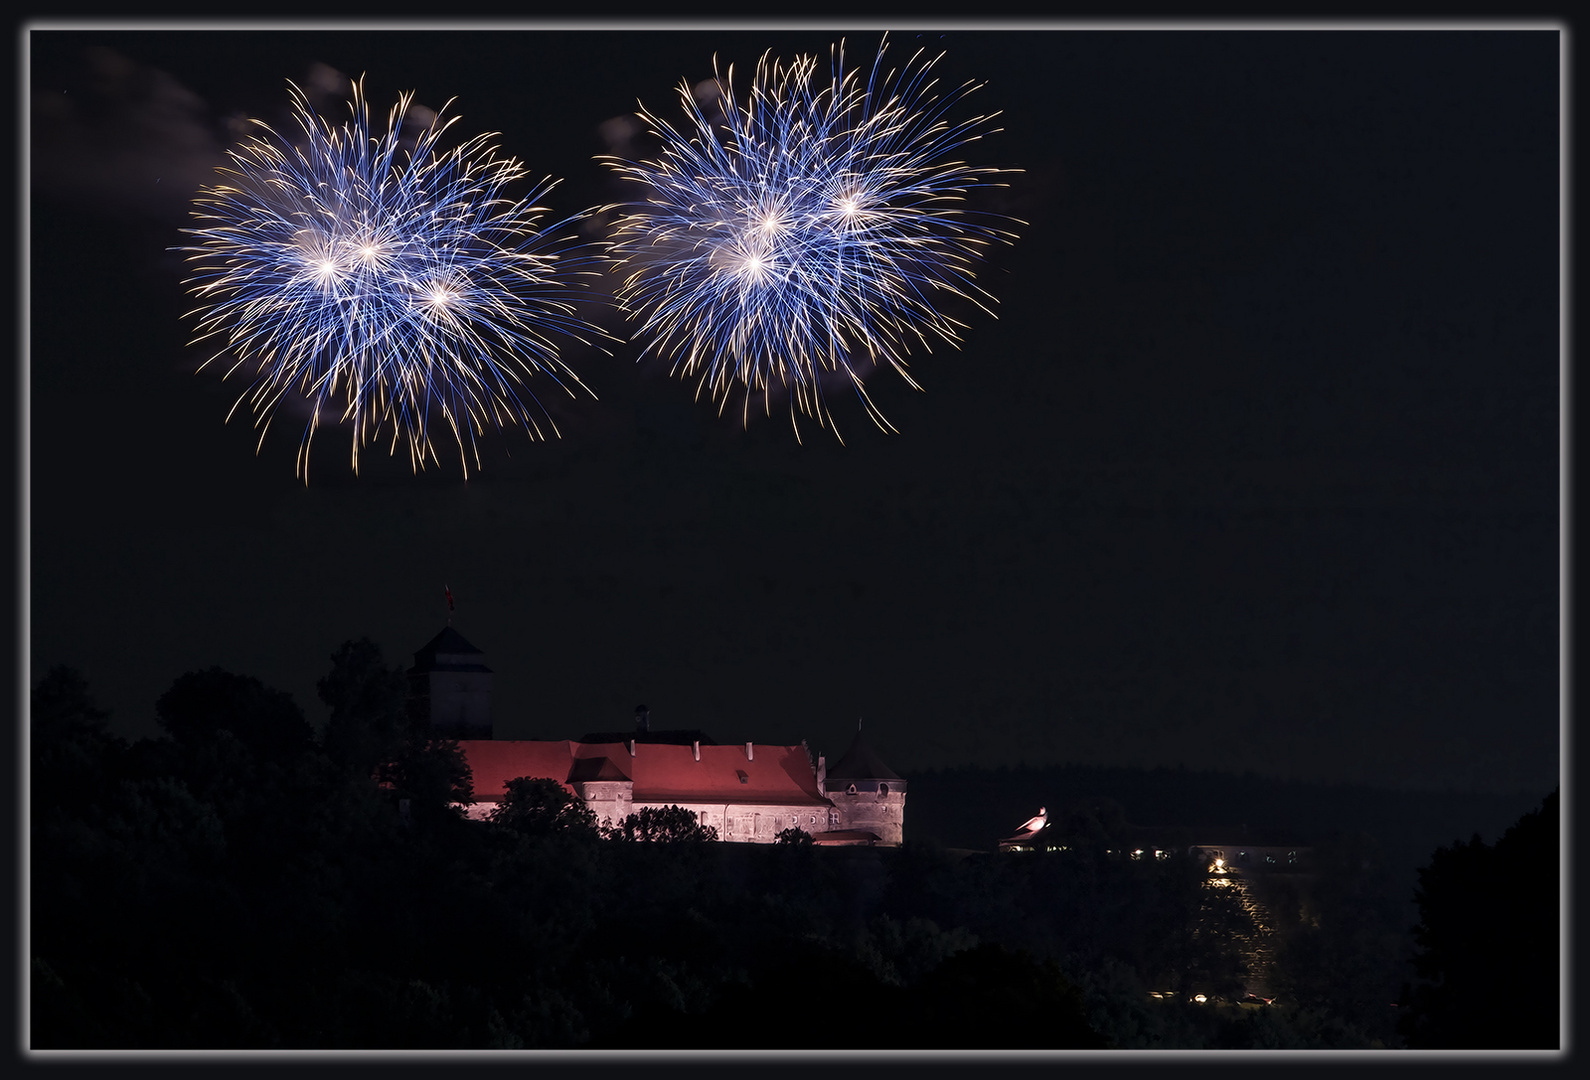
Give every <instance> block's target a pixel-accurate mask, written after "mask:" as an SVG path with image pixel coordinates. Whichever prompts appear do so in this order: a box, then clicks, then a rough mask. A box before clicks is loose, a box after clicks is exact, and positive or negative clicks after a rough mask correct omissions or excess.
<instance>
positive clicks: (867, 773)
mask: <svg viewBox="0 0 1590 1080" xmlns="http://www.w3.org/2000/svg"><path fill="white" fill-rule="evenodd" d="M827 775H828V778H829V779H831V780H832V779H843V780H900V779H903V777H901V776H900V774H899V773H897V772H895V771H894V770H893V769H891V768H889V766H887V765H885V764H884V763H883V759H882V758H880V757H879V756H878V754H877V751H875V750H873V748H872V747H870V746H868V745H867V744H866V743H864V742H862V741H861V731H860V730H859V729H858V730H857V731H856V739H855V741H854V742H852V743H851V744H850V749H849V750H846V751H845V754H844V756H843V757H841V758H840V759H839V760H838V761H836V762H834V763H833V764H832V765H830V766H828V774H827Z"/></svg>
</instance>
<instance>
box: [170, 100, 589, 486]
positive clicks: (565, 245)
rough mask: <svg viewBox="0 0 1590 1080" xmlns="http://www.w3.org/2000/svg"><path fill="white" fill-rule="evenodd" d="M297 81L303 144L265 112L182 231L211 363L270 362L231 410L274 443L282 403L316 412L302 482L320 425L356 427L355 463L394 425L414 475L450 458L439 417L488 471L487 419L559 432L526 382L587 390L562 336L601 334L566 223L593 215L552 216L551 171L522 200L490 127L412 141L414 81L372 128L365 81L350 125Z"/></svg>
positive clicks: (521, 174)
mask: <svg viewBox="0 0 1590 1080" xmlns="http://www.w3.org/2000/svg"><path fill="white" fill-rule="evenodd" d="M289 87H290V88H291V95H292V101H293V112H294V118H295V120H296V121H297V124H298V126H299V128H300V129H301V138H300V140H299V141H298V143H297V144H296V145H295V144H294V143H293V142H290V141H289V140H287V139H285V138H283V137H281V136H280V135H278V134H277V133H276V132H275V131H274V130H272V129H271V128H270V127H269V126H268V125H266V124H265V123H264V122H262V121H257V120H256V121H254V123H255V124H257V125H258V126H259V127H260V128H262V129H263V131H264V135H263V136H258V137H252V138H250V139H248V140H247V141H245V142H244V143H243V144H241V145H240V146H238V147H237V148H235V149H233V150H231V151H229V152H228V156H229V158H230V159H231V160H230V167H226V168H222V169H219V170H218V171H219V172H220V173H221V174H222V175H223V176H224V177H225V178H226V179H225V181H224V182H222V183H219V184H216V185H215V186H213V187H206V188H203V189H201V191H200V192H199V195H198V197H197V198H196V199H195V208H194V210H193V217H194V218H196V219H197V222H198V226H197V227H195V228H190V229H184V230H183V231H184V232H186V233H189V234H191V235H192V236H193V237H194V238H195V243H194V244H193V245H192V246H189V247H184V248H179V249H178V250H181V251H184V252H186V253H188V257H189V261H190V262H192V263H193V264H194V270H193V274H192V276H191V277H190V278H189V279H188V281H187V282H186V284H188V285H189V286H190V288H191V289H192V291H193V292H194V294H195V295H196V296H197V297H198V298H199V299H200V300H201V301H202V302H203V304H204V306H202V307H200V308H199V309H197V310H196V311H195V312H194V313H193V314H194V315H196V316H198V319H199V337H198V339H197V340H200V341H202V340H206V339H211V338H219V339H221V340H222V341H223V346H222V348H221V349H220V351H219V352H217V353H216V354H215V355H214V356H212V357H211V358H210V360H207V361H206V362H205V363H206V365H208V364H209V363H211V362H214V361H215V360H217V359H219V358H221V357H223V356H227V357H229V358H230V361H231V362H230V366H229V367H228V368H227V371H226V374H227V375H228V376H230V375H231V374H232V373H233V372H235V371H237V370H238V369H239V368H240V367H245V366H248V367H252V368H254V369H255V371H256V373H257V377H256V378H255V380H254V382H253V383H252V385H251V386H250V388H249V390H248V391H247V392H245V393H244V394H243V396H242V397H240V398H239V399H238V401H237V403H236V404H235V405H234V406H233V410H232V411H233V412H236V410H237V409H238V407H240V406H241V405H242V404H243V402H244V401H245V400H247V401H249V402H250V404H251V406H252V408H253V411H254V413H255V416H256V426H258V427H260V428H261V433H260V445H263V443H264V438H265V434H266V432H267V431H268V430H269V427H270V422H271V418H272V417H273V416H274V414H275V412H276V410H277V408H278V407H279V405H280V404H281V402H282V400H283V398H284V397H286V396H287V395H288V394H289V393H292V392H297V393H299V394H301V395H303V397H304V398H305V399H307V400H308V401H309V402H310V404H311V407H312V415H311V418H310V420H309V423H308V425H307V426H306V428H305V431H304V435H303V439H302V442H301V443H300V446H299V451H298V469H299V471H300V473H301V474H302V476H303V478H304V481H305V483H307V482H308V479H309V448H310V444H311V442H312V440H313V438H314V434H315V431H316V429H317V428H319V426H320V425H321V424H322V423H323V422H332V423H337V422H344V421H351V423H352V428H353V469H354V471H355V472H357V471H358V468H359V454H360V451H361V448H362V447H363V446H364V445H365V444H366V443H373V442H375V441H376V440H377V439H378V438H383V432H384V431H385V430H386V429H387V427H388V425H390V430H391V446H390V448H389V453H392V454H396V453H397V448H398V445H399V444H400V443H406V446H407V449H408V453H409V458H410V463H411V464H412V466H413V468H414V469H415V471H416V472H417V471H419V470H420V469H422V468H424V467H425V463H426V461H427V459H429V460H430V461H432V462H436V463H438V464H440V458H439V457H438V456H437V452H436V445H435V443H434V442H433V441H432V431H433V429H434V428H436V426H437V425H438V424H440V425H441V426H442V427H444V428H445V429H446V430H447V431H448V432H449V433H450V434H451V436H452V438H453V440H454V441H456V442H457V444H458V451H459V457H460V460H461V462H462V464H463V468H464V474H465V476H466V477H467V476H468V474H469V468H470V459H471V458H473V460H474V464H475V468H476V469H477V470H478V469H479V468H480V456H479V451H478V448H477V446H476V442H475V440H476V437H477V436H479V435H483V434H484V433H485V431H486V429H487V427H488V426H491V427H496V428H502V427H508V426H522V427H524V429H525V430H526V431H527V432H528V433H529V434H530V435H531V436H532V437H533V438H544V437H545V432H544V431H543V430H542V428H543V424H545V425H546V427H547V428H548V429H549V430H550V431H551V432H552V433H553V434H557V427H556V425H555V424H554V423H553V422H552V420H551V417H550V416H549V415H548V414H547V413H546V410H545V409H544V408H542V407H541V405H540V402H539V401H537V400H536V398H535V395H534V394H533V393H531V392H530V390H529V388H528V386H527V384H526V380H527V379H528V378H530V377H531V376H532V375H536V374H541V375H545V376H547V377H549V378H550V379H551V380H552V382H553V383H554V384H556V385H557V386H559V387H561V388H562V389H564V390H565V391H567V392H568V393H570V394H571V395H572V394H574V392H575V388H576V387H579V388H582V389H583V388H584V387H583V384H582V383H581V382H580V380H579V377H578V376H577V375H576V374H575V373H574V372H573V370H572V369H570V368H569V367H568V365H567V364H565V363H564V362H563V360H562V359H561V355H560V351H559V345H560V342H561V341H562V340H563V339H573V340H576V341H580V342H583V343H586V344H591V343H592V340H593V339H594V338H596V337H600V336H605V335H603V334H602V332H601V331H600V330H598V329H597V328H596V327H594V326H592V325H590V324H589V323H587V322H586V321H585V320H584V319H582V318H580V317H579V315H578V314H577V312H576V309H575V307H574V304H573V299H574V297H575V285H576V284H577V282H578V280H579V278H580V277H581V276H582V275H588V276H591V277H595V276H597V274H596V273H595V271H594V269H586V268H585V264H587V263H590V262H593V261H594V260H593V259H592V258H591V256H588V255H587V256H582V255H581V254H580V252H579V251H578V250H577V249H573V248H571V247H570V244H571V243H572V236H571V235H568V234H563V233H561V230H564V229H565V227H567V226H571V225H572V224H574V223H575V222H576V221H578V220H579V219H580V218H581V217H584V216H585V214H584V213H581V214H576V215H574V216H573V217H571V218H568V219H565V220H564V221H561V222H558V223H556V224H554V225H550V226H546V227H542V225H541V220H542V216H543V215H544V214H545V213H546V212H547V211H546V208H545V207H542V206H538V205H535V203H536V200H539V199H541V198H542V197H543V196H545V195H546V193H547V192H548V191H549V190H550V189H551V188H552V186H553V183H554V182H553V181H550V180H543V181H542V182H541V183H540V184H539V185H534V186H533V190H532V191H531V193H530V194H529V195H528V196H526V197H525V198H522V199H513V198H510V197H509V195H508V194H507V193H506V192H507V189H508V188H509V187H510V186H511V185H515V184H516V183H517V182H518V181H520V180H522V179H524V178H525V177H526V175H527V174H526V172H525V170H524V169H523V168H522V167H521V166H520V164H519V163H518V162H517V161H515V160H514V159H511V158H501V157H498V156H497V149H496V147H495V146H492V145H490V140H491V139H492V138H493V137H494V136H493V135H479V136H476V137H475V138H472V139H469V140H468V141H466V142H464V143H463V144H462V145H460V146H458V147H456V148H454V149H452V150H450V151H443V150H441V149H440V146H439V144H440V141H441V139H442V136H443V134H444V133H445V132H446V130H447V129H448V128H449V127H451V126H452V124H453V123H454V122H456V120H457V118H456V117H454V118H452V119H449V120H447V121H446V122H445V123H444V122H442V121H441V117H440V115H437V116H436V117H434V118H433V119H432V120H431V122H430V123H429V124H428V125H426V126H425V128H424V129H423V130H421V131H420V132H419V133H418V135H417V136H415V137H414V138H413V139H412V140H410V139H409V138H407V137H406V136H405V134H404V132H403V128H404V119H405V117H406V116H407V114H408V110H409V105H410V103H411V101H412V99H413V95H412V94H405V95H402V96H401V97H400V98H399V99H398V103H397V105H396V106H394V107H393V109H392V111H391V113H390V115H389V117H388V127H387V131H386V133H385V134H384V135H381V136H376V135H375V134H374V133H373V132H372V129H371V125H370V112H369V105H368V103H367V101H366V100H365V97H364V91H363V86H362V84H360V83H355V84H354V85H353V100H352V101H351V103H350V111H351V118H350V119H349V120H346V121H344V122H343V123H342V124H340V125H337V124H334V123H332V122H331V121H329V120H326V119H324V118H322V117H320V116H319V115H317V114H316V113H315V111H314V109H313V108H312V107H311V106H310V104H309V101H308V99H307V98H306V97H305V95H304V93H303V92H302V91H301V90H300V89H299V88H298V87H297V86H293V85H292V84H290V83H289ZM444 111H445V110H444ZM532 404H533V405H534V406H535V408H534V409H532V407H531V405H532ZM537 412H539V414H540V419H538V418H537V416H536V413H537ZM229 418H230V414H229Z"/></svg>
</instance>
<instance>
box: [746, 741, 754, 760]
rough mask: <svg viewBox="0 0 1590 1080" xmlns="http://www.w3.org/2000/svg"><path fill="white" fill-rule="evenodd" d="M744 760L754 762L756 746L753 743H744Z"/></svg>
mask: <svg viewBox="0 0 1590 1080" xmlns="http://www.w3.org/2000/svg"><path fill="white" fill-rule="evenodd" d="M745 760H746V761H755V760H756V744H755V743H746V744H745Z"/></svg>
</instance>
